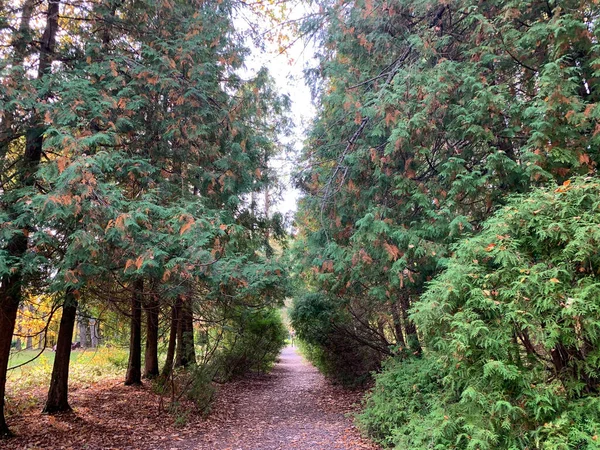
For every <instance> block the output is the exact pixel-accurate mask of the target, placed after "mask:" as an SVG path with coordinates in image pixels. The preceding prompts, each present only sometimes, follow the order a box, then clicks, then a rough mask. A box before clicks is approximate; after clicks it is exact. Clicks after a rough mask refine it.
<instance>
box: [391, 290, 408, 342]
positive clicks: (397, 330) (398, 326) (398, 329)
mask: <svg viewBox="0 0 600 450" xmlns="http://www.w3.org/2000/svg"><path fill="white" fill-rule="evenodd" d="M390 307H391V310H392V320H393V322H394V334H395V335H396V345H397V346H398V347H399V348H398V349H399V350H403V349H404V348H406V341H405V340H404V332H403V331H402V320H400V311H399V310H400V305H399V304H398V303H393V302H392V304H391V305H390Z"/></svg>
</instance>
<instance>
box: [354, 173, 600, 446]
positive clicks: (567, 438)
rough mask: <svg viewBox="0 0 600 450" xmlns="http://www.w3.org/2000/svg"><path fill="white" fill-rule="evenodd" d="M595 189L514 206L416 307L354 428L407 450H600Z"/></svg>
mask: <svg viewBox="0 0 600 450" xmlns="http://www.w3.org/2000/svg"><path fill="white" fill-rule="evenodd" d="M599 212H600V183H598V182H597V181H595V180H593V179H577V180H574V181H572V182H566V183H564V184H563V185H562V186H560V187H558V188H557V189H538V190H536V191H534V192H532V193H531V194H530V195H528V196H519V197H516V198H513V199H512V200H511V201H510V202H509V203H508V205H507V206H506V207H505V208H503V209H502V210H500V211H498V212H497V213H496V214H495V215H494V216H493V217H492V218H490V219H489V220H488V221H487V222H486V223H485V224H484V227H483V230H482V231H481V232H480V233H479V234H478V235H476V236H475V237H472V238H469V239H465V240H464V241H462V242H460V243H459V244H458V245H457V246H456V248H455V254H454V255H453V257H452V258H451V259H450V260H449V261H448V265H447V269H446V270H445V271H444V272H443V273H442V274H441V275H440V276H438V277H437V278H436V279H434V281H433V282H432V283H430V285H429V288H428V290H427V292H426V293H425V294H424V295H423V296H422V297H421V299H420V301H419V302H417V303H416V304H415V305H414V307H413V311H412V318H413V319H414V321H415V323H416V324H417V326H418V327H419V330H420V331H421V332H422V333H423V335H424V338H425V343H426V352H425V355H424V357H423V358H422V359H412V360H407V361H397V360H391V361H388V362H387V363H386V365H385V368H384V371H383V372H382V373H381V374H379V375H377V376H376V385H375V388H374V389H373V391H372V392H371V393H370V395H369V398H368V400H367V404H366V409H365V411H364V412H363V414H362V415H361V416H360V423H361V424H362V426H363V427H364V429H366V430H367V431H368V432H370V433H371V434H372V435H373V436H375V437H376V438H377V439H378V440H379V441H380V442H382V443H384V444H386V445H391V446H396V447H397V448H410V449H430V448H435V449H446V448H456V449H479V450H486V449H529V450H534V449H539V450H542V449H543V450H559V449H561V450H562V449H565V450H566V449H594V448H600V443H599V441H598V436H599V434H600V398H599V396H598V389H599V381H600V364H599V361H600V280H599V279H598V273H600V252H599V251H598V249H599V248H600V214H599Z"/></svg>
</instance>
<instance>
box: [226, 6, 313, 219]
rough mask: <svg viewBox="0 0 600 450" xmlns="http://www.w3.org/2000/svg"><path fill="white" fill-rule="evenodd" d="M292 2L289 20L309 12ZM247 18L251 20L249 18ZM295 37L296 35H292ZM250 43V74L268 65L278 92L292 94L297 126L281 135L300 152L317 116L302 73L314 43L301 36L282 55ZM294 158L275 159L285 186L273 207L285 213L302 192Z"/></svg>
mask: <svg viewBox="0 0 600 450" xmlns="http://www.w3.org/2000/svg"><path fill="white" fill-rule="evenodd" d="M293 3H294V2H289V3H288V4H289V5H290V7H291V10H290V11H289V17H288V20H295V19H299V18H300V17H303V16H304V15H306V14H307V12H308V10H307V9H306V6H305V5H293ZM247 20H252V19H251V18H250V17H248V18H247ZM235 25H236V27H237V28H238V29H246V28H247V27H248V25H247V24H246V23H245V21H244V19H243V18H238V19H236V20H235ZM253 25H254V26H256V25H258V26H259V27H261V28H263V27H264V26H265V25H264V24H256V23H253ZM265 31H266V29H265ZM292 39H294V38H293V37H292ZM247 45H248V47H249V48H251V50H252V54H251V55H250V56H249V57H248V58H247V60H246V69H247V71H248V75H250V74H252V73H254V72H256V71H257V70H258V69H260V68H261V67H267V68H268V69H269V72H270V74H271V76H272V77H273V78H274V79H275V82H276V84H277V87H278V88H279V92H280V93H281V94H287V95H288V96H289V97H290V100H291V102H292V105H291V117H292V119H293V121H294V128H293V130H292V135H291V136H290V137H287V138H286V137H281V140H282V141H284V142H285V143H289V144H291V145H292V147H293V148H294V150H295V152H296V153H299V151H300V149H301V148H302V144H303V141H304V136H305V134H306V130H307V128H308V126H309V124H310V121H311V120H312V118H313V117H314V115H315V108H314V106H313V104H312V101H311V95H310V90H309V88H308V86H307V85H306V84H305V82H304V73H303V70H304V68H305V67H307V66H308V65H313V64H312V63H313V55H314V49H313V46H312V44H311V43H306V42H304V41H302V40H301V39H300V40H298V41H297V42H296V43H295V44H293V45H292V46H291V47H290V48H289V49H288V50H287V51H286V53H283V54H282V53H280V52H279V49H278V46H277V45H276V44H275V43H273V44H267V45H266V51H261V50H259V49H257V48H256V47H255V46H254V45H252V43H247ZM293 157H294V155H287V154H282V155H281V156H279V157H278V158H277V159H276V160H273V161H272V167H273V168H274V169H276V170H277V172H278V174H279V178H280V180H281V182H282V183H283V184H284V185H285V190H284V192H283V198H282V199H281V200H280V201H279V202H278V203H275V204H273V209H274V210H275V211H279V212H280V213H282V214H284V215H285V214H287V213H290V212H295V211H296V203H297V200H298V198H299V195H300V193H299V192H298V191H297V190H296V189H294V188H293V187H292V185H291V182H290V174H291V173H292V171H293V170H294V161H293Z"/></svg>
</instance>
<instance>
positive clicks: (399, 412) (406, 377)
mask: <svg viewBox="0 0 600 450" xmlns="http://www.w3.org/2000/svg"><path fill="white" fill-rule="evenodd" d="M444 373H445V369H444V367H443V365H442V364H441V363H440V362H439V361H438V360H436V359H434V358H428V357H421V358H414V357H413V358H408V359H400V358H390V359H389V360H387V361H386V362H385V363H384V365H383V368H382V371H381V373H378V374H377V375H375V386H374V387H373V388H372V389H371V391H370V392H369V394H368V395H367V399H366V403H365V408H364V410H363V411H362V413H361V414H360V415H359V416H358V424H359V426H360V428H362V430H363V431H365V432H366V433H367V434H369V435H370V436H371V437H373V438H374V440H375V441H377V442H378V443H380V444H382V445H384V446H387V447H391V446H396V447H397V448H410V449H417V448H430V447H429V444H430V443H432V442H436V443H437V444H436V445H437V446H438V447H439V446H440V445H441V447H440V448H451V441H450V440H449V439H448V438H447V434H448V433H447V432H446V428H448V427H449V425H450V418H449V417H448V416H447V415H446V411H445V410H444V404H445V403H448V400H446V401H444V398H445V397H447V396H448V395H449V392H451V391H450V390H448V389H447V388H446V387H444V385H443V377H444Z"/></svg>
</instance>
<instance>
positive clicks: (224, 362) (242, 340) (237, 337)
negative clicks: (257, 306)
mask: <svg viewBox="0 0 600 450" xmlns="http://www.w3.org/2000/svg"><path fill="white" fill-rule="evenodd" d="M287 336H288V332H287V329H286V327H285V325H284V324H283V321H282V319H281V315H280V313H279V311H277V310H274V309H264V310H246V311H243V312H242V314H240V315H239V316H238V317H236V319H235V321H232V323H231V325H230V326H229V327H228V330H227V331H226V333H225V337H224V343H223V347H222V350H221V351H220V352H219V354H218V355H217V357H216V358H215V362H214V364H215V366H216V367H217V369H216V372H217V375H216V376H217V378H219V379H221V380H222V381H226V380H230V379H233V378H237V377H241V376H243V375H245V374H246V373H248V372H267V371H268V370H270V369H271V367H272V366H273V364H274V363H275V361H276V360H277V357H278V356H279V353H280V352H281V349H282V348H283V347H284V346H285V342H286V338H287Z"/></svg>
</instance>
